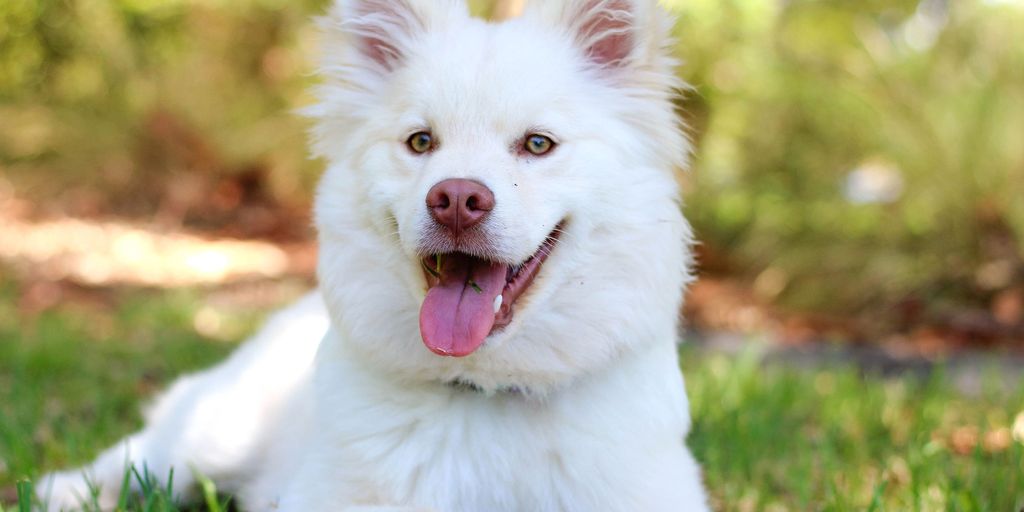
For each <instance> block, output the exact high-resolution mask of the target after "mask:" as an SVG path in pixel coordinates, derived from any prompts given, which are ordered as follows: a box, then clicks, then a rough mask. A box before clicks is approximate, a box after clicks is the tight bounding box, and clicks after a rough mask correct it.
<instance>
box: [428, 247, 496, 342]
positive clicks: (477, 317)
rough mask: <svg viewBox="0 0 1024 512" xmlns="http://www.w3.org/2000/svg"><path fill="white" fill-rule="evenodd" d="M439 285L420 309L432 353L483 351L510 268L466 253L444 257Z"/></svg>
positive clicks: (432, 289) (429, 294)
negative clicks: (482, 346)
mask: <svg viewBox="0 0 1024 512" xmlns="http://www.w3.org/2000/svg"><path fill="white" fill-rule="evenodd" d="M435 270H436V272H437V273H438V274H439V276H437V279H438V283H437V284H435V285H434V286H432V287H431V288H430V290H429V291H427V298H426V299H425V300H424V301H423V306H421V307H420V334H421V335H422V336H423V343H425V344H426V345H427V348H429V349H430V350H431V351H433V352H434V353H436V354H440V355H443V356H454V357H464V356H468V355H470V354H472V353H473V352H474V351H476V349H478V348H480V345H482V344H483V342H484V339H485V338H487V335H488V334H490V332H491V329H492V328H493V327H494V313H495V312H494V309H495V308H494V304H495V300H496V299H497V297H498V296H499V295H501V292H502V290H503V289H504V288H505V284H506V275H507V273H508V267H507V266H506V265H502V264H500V263H492V262H489V261H485V260H482V259H479V258H474V257H472V256H468V255H465V254H448V255H445V256H442V257H441V264H440V268H438V269H435Z"/></svg>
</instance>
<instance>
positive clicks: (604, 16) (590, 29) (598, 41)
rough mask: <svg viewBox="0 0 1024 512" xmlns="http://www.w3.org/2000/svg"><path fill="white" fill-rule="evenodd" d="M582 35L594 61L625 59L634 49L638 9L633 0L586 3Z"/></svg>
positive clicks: (613, 62)
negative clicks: (635, 20) (636, 12)
mask: <svg viewBox="0 0 1024 512" xmlns="http://www.w3.org/2000/svg"><path fill="white" fill-rule="evenodd" d="M581 14H582V21H581V22H580V25H579V38H580V40H581V41H582V42H583V43H584V45H585V48H586V50H587V56H589V57H590V58H591V59H592V60H594V62H596V63H598V64H600V65H601V66H604V67H615V66H618V65H621V64H623V63H625V61H626V60H627V59H628V58H629V56H630V54H632V53H633V48H634V46H635V44H636V43H635V37H634V35H633V28H634V27H633V23H634V13H633V6H632V3H631V2H630V1H629V0H589V1H586V2H584V3H583V8H582V10H581Z"/></svg>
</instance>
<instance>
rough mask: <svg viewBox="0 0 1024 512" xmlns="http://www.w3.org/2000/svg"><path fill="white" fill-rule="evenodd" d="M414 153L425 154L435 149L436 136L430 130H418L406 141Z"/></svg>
mask: <svg viewBox="0 0 1024 512" xmlns="http://www.w3.org/2000/svg"><path fill="white" fill-rule="evenodd" d="M405 144H406V145H407V146H409V149H411V150H412V152H413V153H419V154H423V153H426V152H428V151H430V150H431V149H434V136H433V135H431V134H430V132H416V133H414V134H412V136H411V137H409V140H407V141H405Z"/></svg>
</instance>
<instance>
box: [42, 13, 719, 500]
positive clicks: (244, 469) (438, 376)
mask: <svg viewBox="0 0 1024 512" xmlns="http://www.w3.org/2000/svg"><path fill="white" fill-rule="evenodd" d="M670 25H671V18H670V17H669V16H668V13H666V12H665V11H664V10H663V9H661V8H659V7H658V5H657V2H656V0H537V1H534V2H533V3H532V5H531V6H530V7H529V8H528V9H527V12H526V13H525V14H524V16H523V17H521V18H518V19H514V20H511V21H508V22H505V23H500V24H488V23H486V22H484V21H482V20H479V19H474V18H471V17H470V16H469V15H468V14H467V10H466V6H465V5H462V2H461V1H459V0H339V1H338V5H336V7H335V8H334V9H333V11H332V13H331V14H330V15H329V16H327V17H326V18H325V19H324V20H323V22H322V29H323V33H324V40H325V41H324V42H325V44H324V49H323V52H324V57H323V63H322V74H323V77H324V83H323V85H322V86H320V87H319V89H318V97H319V102H318V105H317V106H316V107H315V108H314V109H312V110H311V115H312V116H313V117H315V119H316V120H317V126H316V129H315V149H316V151H317V153H319V154H320V155H322V156H323V157H325V158H326V159H327V161H328V162H329V168H328V170H327V172H326V175H325V176H324V178H323V180H322V183H321V185H320V188H319V191H318V194H317V198H316V223H317V226H318V228H319V237H320V250H321V260H320V268H319V277H320V281H321V287H320V295H317V296H310V297H308V298H306V299H303V300H302V301H300V302H299V303H298V304H297V305H295V306H293V307H291V308H290V309H288V310H285V311H283V312H281V313H279V314H278V315H277V316H275V317H274V318H273V319H271V320H270V322H269V324H268V325H267V326H266V327H265V328H264V329H263V331H262V332H260V333H259V334H257V335H256V337H255V338H254V339H253V340H251V341H249V342H248V343H246V344H245V345H243V346H242V347H241V348H240V349H239V350H238V351H237V353H235V354H234V355H233V356H232V357H231V358H230V359H229V360H228V361H227V362H225V363H223V364H221V365H220V366H218V367H215V368H213V369H211V370H208V371H206V372H202V373H199V374H196V375H192V376H188V377H184V378H182V379H180V380H179V381H178V382H176V383H175V384H174V385H173V386H172V387H171V389H170V391H169V392H167V394H166V395H165V396H163V397H162V398H161V399H160V400H159V401H157V402H156V405H155V407H154V408H153V409H152V411H151V412H150V414H149V415H148V423H147V426H146V428H145V429H144V430H142V431H141V432H139V433H136V434H134V435H132V436H130V437H128V438H127V439H125V440H124V441H122V442H121V443H119V444H118V445H117V446H115V447H113V448H111V449H110V450H108V451H107V452H105V453H103V454H102V455H101V456H100V457H99V458H98V459H97V460H96V461H95V462H93V463H92V464H90V465H88V466H87V467H85V468H82V469H79V470H74V471H68V472H64V473H59V474H55V475H50V476H48V477H47V478H46V479H44V481H42V482H40V484H39V489H40V493H41V494H42V495H44V496H45V495H49V499H50V507H51V508H52V509H55V510H56V509H60V508H62V507H64V508H74V506H75V504H76V503H77V502H78V497H79V496H86V495H87V493H88V491H87V487H86V483H85V481H84V479H83V475H85V476H87V477H88V478H89V479H91V480H92V482H93V484H94V485H96V486H98V487H99V488H100V489H101V495H100V500H101V503H105V504H107V505H110V504H111V501H112V500H113V499H114V498H115V497H116V496H117V493H118V488H119V486H120V484H121V482H122V476H123V475H124V471H125V467H126V466H125V465H126V463H132V464H135V465H136V466H137V467H142V466H143V465H145V466H146V467H147V468H148V469H149V471H150V472H151V473H152V474H154V475H156V476H163V475H167V474H168V471H169V470H170V468H177V469H178V471H177V472H176V473H175V486H176V487H177V488H183V487H188V486H189V485H190V484H192V483H194V482H193V481H192V479H191V478H190V471H189V470H190V469H191V470H194V471H195V472H197V473H200V474H203V475H206V476H208V477H210V478H212V479H213V480H214V481H215V482H217V484H218V485H219V488H220V489H222V490H225V491H227V492H229V493H232V494H234V495H236V496H237V500H238V501H239V502H240V503H241V505H242V507H243V508H244V509H245V510H252V511H264V510H266V511H270V510H284V511H320V510H322V511H336V510H436V511H439V512H444V511H499V510H507V511H654V510H672V511H679V510H706V509H707V504H706V498H705V492H704V489H703V487H702V484H701V479H700V471H699V469H698V467H697V465H696V463H695V462H694V459H693V457H692V456H691V455H690V453H689V451H688V449H687V448H686V445H685V439H686V436H687V432H688V430H689V427H690V419H689V414H688V404H687V399H686V393H685V390H684V385H683V379H682V375H681V374H680V371H679V368H678V364H677V356H676V340H677V323H678V316H679V315H678V312H679V310H680V302H681V300H682V291H683V288H684V286H685V284H686V282H687V281H688V266H689V258H690V252H689V244H690V230H689V227H688V225H687V223H686V222H685V220H684V219H683V217H682V215H681V213H680V205H679V194H678V190H677V184H676V181H675V179H674V176H673V169H674V168H676V167H679V166H681V165H683V164H684V163H685V162H684V160H685V158H686V155H687V152H688V146H687V143H686V139H685V137H684V135H683V134H682V132H681V129H680V126H679V124H678V120H677V118H676V115H675V112H674V108H673V97H674V94H675V91H676V90H677V89H678V87H679V86H680V85H681V84H680V83H678V82H677V79H676V78H675V75H674V72H673V71H674V70H673V66H674V62H673V60H672V58H671V57H670V51H669V46H670V43H671V41H670V39H669V35H668V34H669V29H670ZM321 295H322V298H321Z"/></svg>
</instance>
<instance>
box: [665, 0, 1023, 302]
mask: <svg viewBox="0 0 1024 512" xmlns="http://www.w3.org/2000/svg"><path fill="white" fill-rule="evenodd" d="M672 3H673V4H678V7H677V10H678V12H679V13H680V15H681V22H680V24H679V27H678V39H679V41H680V43H679V54H680V55H681V57H682V59H683V61H684V62H685V65H684V67H683V74H684V75H685V76H686V77H687V78H688V79H689V80H690V82H691V83H693V84H695V85H696V89H697V93H696V94H695V95H693V96H692V97H691V98H690V99H689V100H688V101H687V103H686V104H685V105H684V106H685V108H686V109H687V110H688V111H690V114H691V117H692V118H694V120H693V121H694V123H695V129H694V132H695V136H696V138H697V140H698V142H699V145H698V150H697V155H696V169H695V172H694V173H693V176H692V184H691V185H690V187H689V190H688V191H689V194H688V198H689V199H688V200H689V213H690V215H691V218H692V220H693V221H694V223H695V224H696V226H697V229H698V233H699V236H700V237H701V238H702V239H704V240H707V241H709V242H710V243H711V244H712V246H716V247H717V248H719V249H721V250H722V251H724V252H726V253H728V254H729V255H730V256H731V257H732V263H733V264H735V265H737V266H738V267H739V268H740V269H741V270H743V271H745V272H749V273H753V275H756V273H757V272H760V271H762V270H764V269H767V268H773V269H775V270H776V271H781V275H783V276H785V277H786V278H787V281H788V282H787V284H788V286H785V287H784V289H783V291H784V292H785V295H784V297H785V298H787V299H789V300H791V301H794V302H795V303H797V304H799V305H802V306H812V307H819V308H829V309H831V310H833V311H835V310H838V311H850V310H860V309H864V308H866V307H870V306H871V305H876V306H877V305H880V304H881V305H884V304H886V303H891V302H892V301H893V300H897V299H900V298H902V297H905V296H908V295H919V296H922V297H924V298H928V299H934V298H936V297H940V298H942V297H944V298H949V299H955V300H964V299H967V300H976V299H980V300H984V298H985V297H987V295H988V294H989V293H991V292H993V291H994V290H996V289H999V288H1003V287H1008V286H1010V285H1012V284H1014V282H1016V283H1019V282H1020V279H1021V278H1022V276H1020V275H1018V276H1017V277H1016V278H1014V277H1013V273H1012V272H1011V273H1009V276H1007V277H1006V278H1004V279H1002V280H998V279H997V280H987V282H982V283H979V282H978V281H979V280H978V279H977V277H978V276H977V271H978V269H979V268H983V267H984V266H985V265H991V264H996V265H999V264H1005V265H1007V266H1009V267H1010V268H1014V267H1016V268H1021V257H1020V254H1021V249H1022V248H1024V236H1022V235H1024V201H1021V200H1020V194H1021V191H1022V190H1024V152H1022V151H1021V150H1020V142H1019V140H1020V134H1021V133H1024V72H1022V70H1024V44H1022V43H1024V41H1022V40H1021V39H1020V38H1019V37H1017V36H1016V33H1017V31H1018V27H1020V26H1021V23H1022V22H1024V6H1022V4H1020V3H1019V2H999V3H997V2H983V1H981V0H972V1H965V2H939V1H931V0H925V1H921V2H916V1H905V0H904V1H898V2H891V1H885V2H882V1H863V2H840V1H824V2H821V1H815V2H811V1H796V2H776V1H770V0H746V1H738V0H732V1H725V2H719V1H712V0H705V1H701V0H693V1H690V0H686V1H682V0H680V1H677V2H672ZM855 169H862V170H863V169H874V170H881V171H883V172H885V173H887V174H888V175H890V176H892V177H894V178H895V179H896V180H898V183H897V184H896V185H897V188H898V189H901V190H899V191H897V195H896V197H893V198H891V200H882V201H879V202H875V203H858V202H854V201H851V200H849V198H848V197H845V194H844V187H845V184H846V180H847V179H848V176H849V174H850V173H851V172H852V171H854V170H855ZM899 185H901V186H899ZM1000 262H1005V263H1000ZM1022 274H1024V272H1022ZM777 275H780V274H777ZM982 281H986V280H984V279H982ZM993 281H994V282H993Z"/></svg>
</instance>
